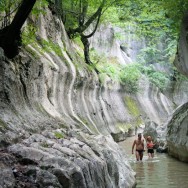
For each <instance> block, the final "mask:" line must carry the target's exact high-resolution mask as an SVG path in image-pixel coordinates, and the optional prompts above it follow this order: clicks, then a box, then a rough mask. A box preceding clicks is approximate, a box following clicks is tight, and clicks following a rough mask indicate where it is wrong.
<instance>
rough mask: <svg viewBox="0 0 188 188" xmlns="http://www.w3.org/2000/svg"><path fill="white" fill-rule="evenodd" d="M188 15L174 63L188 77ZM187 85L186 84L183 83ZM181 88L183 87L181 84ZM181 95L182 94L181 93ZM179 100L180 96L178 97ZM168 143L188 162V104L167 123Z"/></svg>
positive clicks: (177, 155) (173, 152) (179, 157)
mask: <svg viewBox="0 0 188 188" xmlns="http://www.w3.org/2000/svg"><path fill="white" fill-rule="evenodd" d="M187 26H188V15H185V17H184V20H183V23H182V28H181V32H180V39H179V44H178V51H177V54H176V59H175V62H174V64H175V65H176V67H177V68H178V69H179V71H180V72H181V73H183V74H184V75H186V77H188V68H187V67H188V56H187V54H188V43H187ZM183 87H186V84H183ZM180 88H182V87H181V86H180ZM180 96H181V95H180ZM176 99H177V100H179V97H177V98H176ZM167 126H168V127H167V144H168V150H169V154H170V155H172V156H173V157H175V158H177V159H179V160H181V161H184V162H188V104H187V102H185V104H182V105H180V106H179V107H178V108H177V109H176V110H175V111H174V113H173V115H172V116H171V118H169V122H168V124H167Z"/></svg>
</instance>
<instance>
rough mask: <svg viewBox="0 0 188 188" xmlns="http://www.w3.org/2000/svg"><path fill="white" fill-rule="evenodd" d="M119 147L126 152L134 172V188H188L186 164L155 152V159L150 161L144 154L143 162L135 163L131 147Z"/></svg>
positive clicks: (122, 145) (187, 168)
mask: <svg viewBox="0 0 188 188" xmlns="http://www.w3.org/2000/svg"><path fill="white" fill-rule="evenodd" d="M120 145H121V147H123V148H122V149H125V150H126V153H127V154H128V158H129V161H130V164H131V166H132V168H133V170H134V171H135V172H136V181H137V186H136V188H188V164H187V163H183V162H180V161H177V160H176V159H174V158H171V157H169V156H168V155H167V154H160V153H156V152H155V157H154V158H153V159H150V160H148V156H147V152H145V153H144V158H143V161H142V162H137V161H135V155H131V147H132V145H130V143H129V144H128V145H127V143H126V142H125V143H124V142H123V144H120ZM126 147H129V148H127V149H126Z"/></svg>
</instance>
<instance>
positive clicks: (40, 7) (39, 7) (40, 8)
mask: <svg viewBox="0 0 188 188" xmlns="http://www.w3.org/2000/svg"><path fill="white" fill-rule="evenodd" d="M47 6H48V1H47V0H40V1H36V3H35V5H34V7H33V9H32V12H31V13H32V15H35V16H36V17H38V16H39V14H45V13H46V12H45V10H44V7H47Z"/></svg>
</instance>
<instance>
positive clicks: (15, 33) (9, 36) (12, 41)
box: [0, 0, 36, 58]
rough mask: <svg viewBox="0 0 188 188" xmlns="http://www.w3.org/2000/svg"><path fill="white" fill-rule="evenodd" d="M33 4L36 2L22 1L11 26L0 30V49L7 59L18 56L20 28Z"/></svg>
mask: <svg viewBox="0 0 188 188" xmlns="http://www.w3.org/2000/svg"><path fill="white" fill-rule="evenodd" d="M35 3H36V0H22V2H21V5H20V7H19V8H18V11H17V13H16V14H15V16H14V19H13V21H12V22H11V24H10V25H8V26H6V27H5V28H3V29H2V30H0V47H2V48H3V50H4V52H5V55H6V56H7V57H8V58H13V57H15V56H16V55H17V54H18V47H19V45H20V44H21V28H22V26H23V24H24V22H25V20H26V19H27V17H28V15H29V14H30V12H31V10H32V8H33V6H34V5H35Z"/></svg>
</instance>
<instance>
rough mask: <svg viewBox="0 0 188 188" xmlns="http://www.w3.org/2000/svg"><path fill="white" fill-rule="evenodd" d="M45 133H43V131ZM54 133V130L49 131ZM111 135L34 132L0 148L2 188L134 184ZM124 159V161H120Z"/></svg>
mask: <svg viewBox="0 0 188 188" xmlns="http://www.w3.org/2000/svg"><path fill="white" fill-rule="evenodd" d="M45 134H46V133H45ZM52 134H53V133H52ZM118 148H119V147H118V145H117V144H116V143H115V142H114V141H113V139H112V137H111V136H108V137H104V136H92V135H89V134H85V133H82V132H79V131H78V132H77V133H76V137H74V138H73V137H68V136H66V135H65V137H64V138H59V139H57V138H56V136H55V134H54V137H52V135H51V138H49V137H46V136H44V135H42V134H33V135H32V136H30V137H29V138H28V139H25V140H23V141H22V142H21V143H18V144H14V145H11V146H9V147H8V150H6V151H5V150H4V151H1V153H0V164H1V180H2V181H0V185H1V186H2V187H3V188H5V187H28V188H29V187H32V188H35V187H54V188H58V187H67V188H68V187H82V188H84V187H85V188H94V187H96V188H98V187H122V188H124V187H133V186H134V183H135V178H134V172H133V171H132V169H131V167H130V166H129V164H128V162H127V161H126V159H125V158H124V156H123V155H122V154H121V152H120V149H118ZM122 159H124V160H122Z"/></svg>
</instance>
